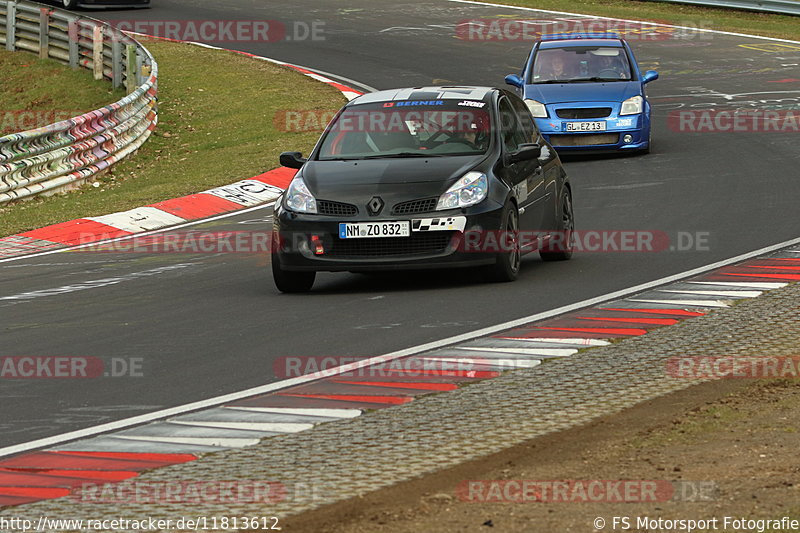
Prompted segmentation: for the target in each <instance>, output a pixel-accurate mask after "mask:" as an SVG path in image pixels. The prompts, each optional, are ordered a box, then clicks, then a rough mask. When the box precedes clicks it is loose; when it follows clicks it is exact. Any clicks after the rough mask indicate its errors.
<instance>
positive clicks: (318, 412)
mask: <svg viewBox="0 0 800 533" xmlns="http://www.w3.org/2000/svg"><path fill="white" fill-rule="evenodd" d="M224 409H233V410H236V411H253V412H256V413H275V414H279V415H303V416H318V417H320V418H357V417H359V416H361V414H362V411H361V409H325V408H320V409H317V408H313V407H239V406H236V405H228V406H225V407H224Z"/></svg>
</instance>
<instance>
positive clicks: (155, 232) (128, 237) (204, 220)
mask: <svg viewBox="0 0 800 533" xmlns="http://www.w3.org/2000/svg"><path fill="white" fill-rule="evenodd" d="M273 205H275V202H270V203H268V204H264V205H257V206H255V207H248V208H247V209H240V210H238V211H231V212H230V213H223V214H221V215H216V216H213V217H208V218H201V219H198V220H192V221H191V222H187V223H186V224H179V225H177V226H170V227H167V228H159V229H156V230H152V231H143V232H141V233H136V234H134V235H125V236H123V237H116V238H114V239H104V240H102V241H95V242H90V243H86V244H76V245H74V246H67V247H65V248H58V249H56V250H48V251H46V252H38V253H35V254H29V255H20V256H17V257H9V258H8V259H0V263H9V262H11V261H21V260H23V259H33V258H34V257H42V256H44V255H50V254H60V253H65V252H71V251H74V250H81V249H83V248H89V247H93V246H99V245H100V244H107V243H113V242H124V241H128V240H131V239H138V238H140V237H145V236H147V235H158V234H159V233H164V232H167V231H174V230H177V229H181V228H189V227H192V226H198V225H200V224H205V223H207V222H213V221H215V220H220V219H223V218H230V217H235V216H238V215H242V214H245V213H249V212H251V211H257V210H259V209H266V208H268V207H272V206H273Z"/></svg>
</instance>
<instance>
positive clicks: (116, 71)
mask: <svg viewBox="0 0 800 533" xmlns="http://www.w3.org/2000/svg"><path fill="white" fill-rule="evenodd" d="M111 65H113V66H112V67H111V84H112V85H113V86H114V88H115V89H119V88H120V87H122V69H123V68H125V65H124V64H123V63H122V43H121V42H119V38H114V39H111Z"/></svg>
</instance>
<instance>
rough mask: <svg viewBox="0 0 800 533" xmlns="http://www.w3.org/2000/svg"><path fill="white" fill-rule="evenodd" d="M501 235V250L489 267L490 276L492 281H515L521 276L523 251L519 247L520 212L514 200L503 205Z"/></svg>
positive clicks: (499, 241) (499, 240)
mask: <svg viewBox="0 0 800 533" xmlns="http://www.w3.org/2000/svg"><path fill="white" fill-rule="evenodd" d="M500 219H501V221H502V222H501V224H500V236H499V238H498V243H499V244H500V247H501V248H500V249H501V251H500V252H498V254H497V260H496V262H495V263H494V264H493V265H489V266H488V267H487V271H488V272H487V273H488V277H489V279H490V280H491V281H497V282H506V281H514V280H515V279H517V277H518V276H519V268H520V264H521V263H522V253H521V252H520V249H519V212H518V211H517V206H516V205H514V203H513V202H511V201H508V202H506V205H505V206H504V207H503V213H502V215H501V217H500Z"/></svg>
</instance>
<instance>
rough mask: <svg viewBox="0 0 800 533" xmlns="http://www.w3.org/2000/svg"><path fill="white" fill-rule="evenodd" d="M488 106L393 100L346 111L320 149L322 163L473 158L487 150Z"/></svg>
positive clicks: (465, 103) (319, 156)
mask: <svg viewBox="0 0 800 533" xmlns="http://www.w3.org/2000/svg"><path fill="white" fill-rule="evenodd" d="M490 131H491V117H490V114H489V104H488V103H486V102H482V101H473V100H456V99H453V100H422V101H411V100H402V101H392V102H376V103H370V104H361V105H353V106H349V107H347V108H346V109H345V110H344V111H343V112H342V113H341V114H339V115H338V116H337V117H336V118H335V119H334V120H333V122H332V123H331V124H330V126H329V128H328V130H327V131H326V132H325V136H324V137H323V139H322V143H321V144H320V149H319V152H318V154H317V159H319V160H320V161H332V160H350V159H354V160H355V159H388V158H403V157H445V156H452V155H477V154H483V153H486V150H487V149H488V148H489V140H490Z"/></svg>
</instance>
